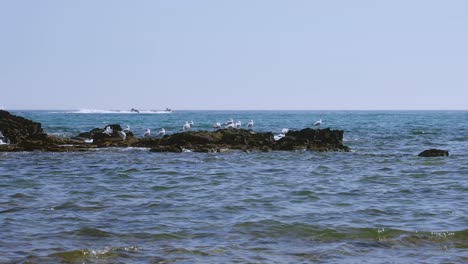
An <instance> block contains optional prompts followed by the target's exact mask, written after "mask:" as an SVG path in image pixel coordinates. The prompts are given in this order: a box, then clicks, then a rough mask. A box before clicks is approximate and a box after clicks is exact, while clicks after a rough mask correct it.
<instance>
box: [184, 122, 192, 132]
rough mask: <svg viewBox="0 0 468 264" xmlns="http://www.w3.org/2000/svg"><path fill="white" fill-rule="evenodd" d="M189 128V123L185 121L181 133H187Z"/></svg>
mask: <svg viewBox="0 0 468 264" xmlns="http://www.w3.org/2000/svg"><path fill="white" fill-rule="evenodd" d="M190 128H191V126H190V124H189V122H187V121H185V124H184V125H183V126H182V131H189V130H190Z"/></svg>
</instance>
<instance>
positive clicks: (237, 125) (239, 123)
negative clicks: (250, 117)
mask: <svg viewBox="0 0 468 264" xmlns="http://www.w3.org/2000/svg"><path fill="white" fill-rule="evenodd" d="M235 126H236V128H237V129H239V128H241V126H242V122H241V121H237V122H236V124H235Z"/></svg>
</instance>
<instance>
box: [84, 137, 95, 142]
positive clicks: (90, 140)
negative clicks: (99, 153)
mask: <svg viewBox="0 0 468 264" xmlns="http://www.w3.org/2000/svg"><path fill="white" fill-rule="evenodd" d="M84 143H93V139H92V138H90V139H85V140H84Z"/></svg>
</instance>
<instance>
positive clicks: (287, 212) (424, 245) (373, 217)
mask: <svg viewBox="0 0 468 264" xmlns="http://www.w3.org/2000/svg"><path fill="white" fill-rule="evenodd" d="M11 113H13V114H16V115H20V116H23V117H26V118H29V119H32V120H34V121H36V122H40V123H42V126H43V128H44V130H45V131H46V132H47V133H49V134H54V135H62V136H76V135H77V134H78V133H80V132H85V131H89V130H91V129H93V128H95V127H104V125H106V124H113V123H119V124H121V125H122V127H125V126H126V125H129V126H130V128H131V130H132V131H133V132H134V133H135V134H136V135H137V136H141V135H143V133H144V132H145V130H146V129H148V128H149V129H151V130H152V131H154V132H156V131H158V130H159V129H160V128H162V127H164V128H165V129H166V133H167V134H170V133H175V132H178V131H179V130H180V128H181V127H182V125H183V124H184V122H185V121H193V122H194V123H195V126H194V128H193V129H194V130H211V129H212V128H211V126H212V124H214V123H215V122H221V123H223V122H225V121H226V120H228V119H229V118H233V119H234V120H235V121H237V120H240V121H242V123H243V126H245V125H246V124H247V122H248V121H250V120H254V122H255V125H254V130H256V131H272V132H273V133H275V134H276V133H280V132H281V129H282V128H289V129H302V128H305V127H311V124H312V123H313V122H314V121H316V120H318V119H320V118H321V119H322V120H323V124H322V128H328V127H329V128H332V129H341V130H344V131H345V132H344V144H345V145H347V146H349V147H350V148H351V152H308V151H293V152H286V151H273V152H250V153H246V152H240V151H239V152H238V151H234V152H224V153H193V152H184V153H152V152H149V150H148V149H139V148H117V149H97V150H90V151H87V152H70V153H47V152H17V153H0V263H467V262H468V228H467V227H468V206H467V204H468V180H467V179H468V111H174V112H172V113H164V112H159V113H153V112H144V113H140V114H136V113H131V112H127V111H101V110H79V111H30V110H29V111H20V110H16V111H11ZM154 134H155V133H154ZM430 148H438V149H445V150H448V151H449V153H450V156H449V157H436V158H423V157H418V153H419V152H421V151H423V150H425V149H430Z"/></svg>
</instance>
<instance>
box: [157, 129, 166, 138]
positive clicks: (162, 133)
mask: <svg viewBox="0 0 468 264" xmlns="http://www.w3.org/2000/svg"><path fill="white" fill-rule="evenodd" d="M165 134H166V130H165V129H164V127H163V128H161V130H159V133H158V136H161V137H164V135H165Z"/></svg>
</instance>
